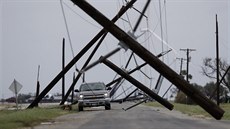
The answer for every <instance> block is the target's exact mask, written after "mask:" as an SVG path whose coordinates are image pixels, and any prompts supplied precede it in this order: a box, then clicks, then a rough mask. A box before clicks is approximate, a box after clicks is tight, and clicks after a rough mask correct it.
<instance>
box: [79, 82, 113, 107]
mask: <svg viewBox="0 0 230 129" xmlns="http://www.w3.org/2000/svg"><path fill="white" fill-rule="evenodd" d="M75 91H76V92H78V98H79V99H78V110H79V111H83V108H84V107H96V106H105V110H110V109H111V105H110V101H111V98H110V94H109V91H108V90H107V89H106V86H105V84H104V83H102V82H94V83H83V84H81V86H80V88H79V90H75Z"/></svg>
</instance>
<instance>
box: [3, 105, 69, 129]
mask: <svg viewBox="0 0 230 129" xmlns="http://www.w3.org/2000/svg"><path fill="white" fill-rule="evenodd" d="M67 113H69V111H66V110H62V109H60V108H33V109H26V110H19V111H15V110H14V111H9V110H2V111H0V123H1V124H0V129H16V128H20V127H32V126H34V125H37V124H39V123H41V122H44V121H49V120H52V119H53V118H55V117H57V116H60V115H64V114H67Z"/></svg>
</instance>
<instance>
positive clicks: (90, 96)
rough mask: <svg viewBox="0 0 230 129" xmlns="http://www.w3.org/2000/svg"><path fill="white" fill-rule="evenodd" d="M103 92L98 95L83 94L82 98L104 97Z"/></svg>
mask: <svg viewBox="0 0 230 129" xmlns="http://www.w3.org/2000/svg"><path fill="white" fill-rule="evenodd" d="M104 98H105V97H104V94H99V95H84V99H104Z"/></svg>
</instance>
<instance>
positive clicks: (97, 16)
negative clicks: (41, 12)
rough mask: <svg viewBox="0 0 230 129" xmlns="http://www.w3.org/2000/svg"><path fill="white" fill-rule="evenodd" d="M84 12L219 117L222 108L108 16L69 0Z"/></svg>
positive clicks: (81, 3)
mask: <svg viewBox="0 0 230 129" xmlns="http://www.w3.org/2000/svg"><path fill="white" fill-rule="evenodd" d="M71 1H72V2H73V3H74V4H76V5H77V6H78V7H79V8H81V9H82V10H83V11H84V12H86V13H87V14H88V15H90V16H91V17H92V18H93V19H94V20H95V21H97V22H98V23H99V24H100V25H102V26H103V27H104V28H105V29H106V30H107V31H109V32H110V33H111V34H112V35H113V36H115V37H116V38H117V39H119V40H120V41H122V42H124V44H125V45H127V46H128V47H129V49H131V50H132V51H133V52H134V53H136V54H137V55H138V56H139V57H140V58H142V59H143V60H144V61H146V62H147V63H148V64H149V65H150V66H151V67H152V68H154V69H155V70H157V71H158V72H159V73H161V74H162V75H163V76H164V77H165V78H166V79H168V80H169V81H170V82H172V83H173V84H174V85H175V86H176V87H177V88H178V89H180V90H182V91H183V92H184V93H185V94H186V95H188V96H189V97H190V98H191V99H193V100H194V101H195V102H196V103H197V104H199V105H200V106H201V107H202V108H203V109H204V110H206V111H207V112H208V113H209V114H211V115H212V116H213V117H214V118H216V119H218V120H219V119H221V118H222V116H223V114H224V110H222V109H221V108H220V107H219V106H217V105H216V104H215V103H214V102H212V101H211V100H209V99H208V98H207V97H205V96H204V95H203V94H202V93H201V92H200V91H199V90H197V89H196V88H194V87H193V86H192V85H190V84H189V83H188V82H187V81H185V80H184V79H183V78H181V76H180V75H178V74H177V73H176V72H175V71H173V70H172V69H171V68H170V67H169V66H167V65H166V64H164V63H163V62H162V61H161V60H159V59H158V58H157V57H156V56H155V55H153V54H152V53H151V52H149V51H148V50H147V49H146V48H144V47H143V46H141V45H140V44H139V43H138V42H137V41H135V40H134V39H133V38H132V37H130V36H129V35H128V34H126V33H125V32H124V31H123V30H122V29H120V28H119V27H118V26H116V25H115V24H114V23H113V22H111V21H110V20H109V19H108V18H106V17H105V16H104V15H103V14H102V13H100V12H99V11H98V10H97V9H95V8H94V7H93V6H91V5H90V4H89V3H88V2H86V1H85V0H71Z"/></svg>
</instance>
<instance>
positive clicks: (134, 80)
mask: <svg viewBox="0 0 230 129" xmlns="http://www.w3.org/2000/svg"><path fill="white" fill-rule="evenodd" d="M102 58H103V57H102ZM102 62H103V63H104V64H105V65H106V66H108V67H109V68H111V69H112V70H114V71H115V72H117V73H118V74H120V75H121V76H122V77H123V78H125V79H126V80H127V81H129V82H130V83H132V84H133V85H134V86H136V87H137V88H139V89H140V90H142V91H144V92H145V93H146V94H147V95H149V96H150V97H151V98H153V99H155V100H156V101H157V102H159V103H160V104H162V105H164V106H165V107H166V108H168V109H169V110H172V109H173V105H172V104H171V103H169V102H168V101H167V100H165V99H163V98H161V97H160V96H159V95H157V94H156V93H154V92H153V91H152V90H150V89H149V88H148V87H146V86H145V85H143V84H142V83H140V82H139V81H137V80H136V79H134V78H133V77H132V76H130V75H129V74H127V73H126V72H125V71H123V70H122V69H120V68H119V67H117V66H116V65H114V64H113V63H112V62H110V61H109V60H107V59H104V60H102Z"/></svg>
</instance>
